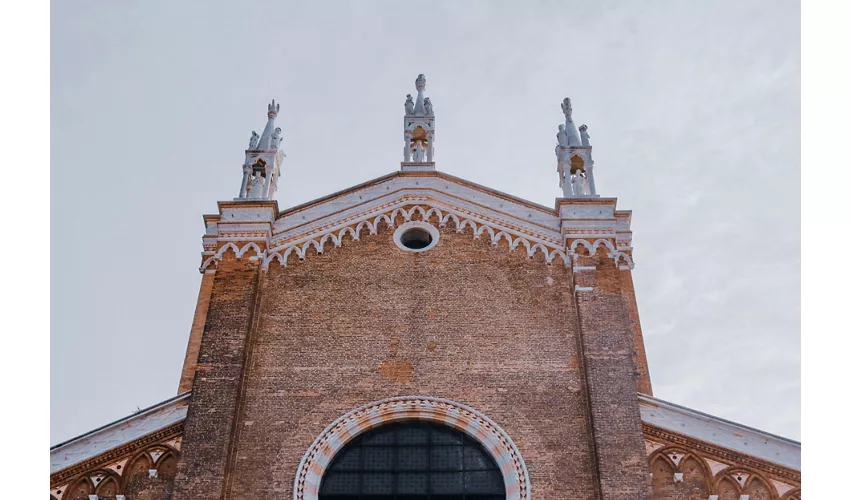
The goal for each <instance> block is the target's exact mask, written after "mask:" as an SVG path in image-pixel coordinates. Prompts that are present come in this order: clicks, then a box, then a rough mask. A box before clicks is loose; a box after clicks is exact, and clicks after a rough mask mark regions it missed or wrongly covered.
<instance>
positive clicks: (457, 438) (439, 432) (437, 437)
mask: <svg viewBox="0 0 850 500" xmlns="http://www.w3.org/2000/svg"><path fill="white" fill-rule="evenodd" d="M462 440H463V433H462V432H461V431H457V430H455V429H452V428H451V427H434V428H433V429H432V430H431V443H432V444H460V443H461V441H462Z"/></svg>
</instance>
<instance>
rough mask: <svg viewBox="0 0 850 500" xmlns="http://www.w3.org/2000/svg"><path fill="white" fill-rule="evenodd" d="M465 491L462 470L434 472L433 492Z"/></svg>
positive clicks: (432, 476) (432, 477)
mask: <svg viewBox="0 0 850 500" xmlns="http://www.w3.org/2000/svg"><path fill="white" fill-rule="evenodd" d="M462 491H463V473H462V472H432V473H431V493H437V494H440V493H461V492H462Z"/></svg>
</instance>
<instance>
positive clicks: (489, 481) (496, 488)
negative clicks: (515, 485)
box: [464, 471, 505, 493]
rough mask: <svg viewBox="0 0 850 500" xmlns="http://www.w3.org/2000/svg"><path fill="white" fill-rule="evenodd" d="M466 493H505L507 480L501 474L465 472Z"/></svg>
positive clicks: (495, 472) (494, 472)
mask: <svg viewBox="0 0 850 500" xmlns="http://www.w3.org/2000/svg"><path fill="white" fill-rule="evenodd" d="M464 476H465V477H464V482H465V484H466V493H500V492H502V491H504V488H505V480H504V479H503V478H502V474H501V472H498V471H484V472H464Z"/></svg>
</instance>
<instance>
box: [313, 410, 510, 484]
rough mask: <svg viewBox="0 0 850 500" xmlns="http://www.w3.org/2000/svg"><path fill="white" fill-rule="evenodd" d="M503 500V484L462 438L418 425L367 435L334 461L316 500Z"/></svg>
mask: <svg viewBox="0 0 850 500" xmlns="http://www.w3.org/2000/svg"><path fill="white" fill-rule="evenodd" d="M366 499H368V500H379V499H380V500H449V499H451V500H505V481H504V478H503V477H502V473H501V472H500V471H499V468H498V466H497V465H496V462H495V461H494V460H493V458H492V457H490V455H489V454H488V453H487V451H486V450H485V449H484V448H483V447H482V446H481V445H480V444H479V443H478V442H477V441H475V440H474V439H472V438H470V437H469V436H467V435H466V434H465V433H463V432H461V431H458V430H455V429H452V428H450V427H447V426H443V425H439V424H434V423H430V422H421V421H406V422H398V423H392V424H387V425H384V426H381V427H378V428H375V429H372V430H370V431H367V432H365V433H363V434H361V435H360V436H358V437H357V438H355V439H354V440H352V441H351V442H350V443H348V444H347V445H346V446H345V447H344V448H343V449H342V450H340V452H339V453H338V454H337V455H336V456H335V457H334V459H333V461H332V462H331V463H330V465H329V466H328V469H327V472H326V473H325V475H324V477H323V478H322V483H321V488H320V490H319V500H366Z"/></svg>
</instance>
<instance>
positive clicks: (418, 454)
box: [398, 446, 428, 470]
mask: <svg viewBox="0 0 850 500" xmlns="http://www.w3.org/2000/svg"><path fill="white" fill-rule="evenodd" d="M427 469H428V448H426V447H411V446H404V447H401V448H399V449H398V470H427Z"/></svg>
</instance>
